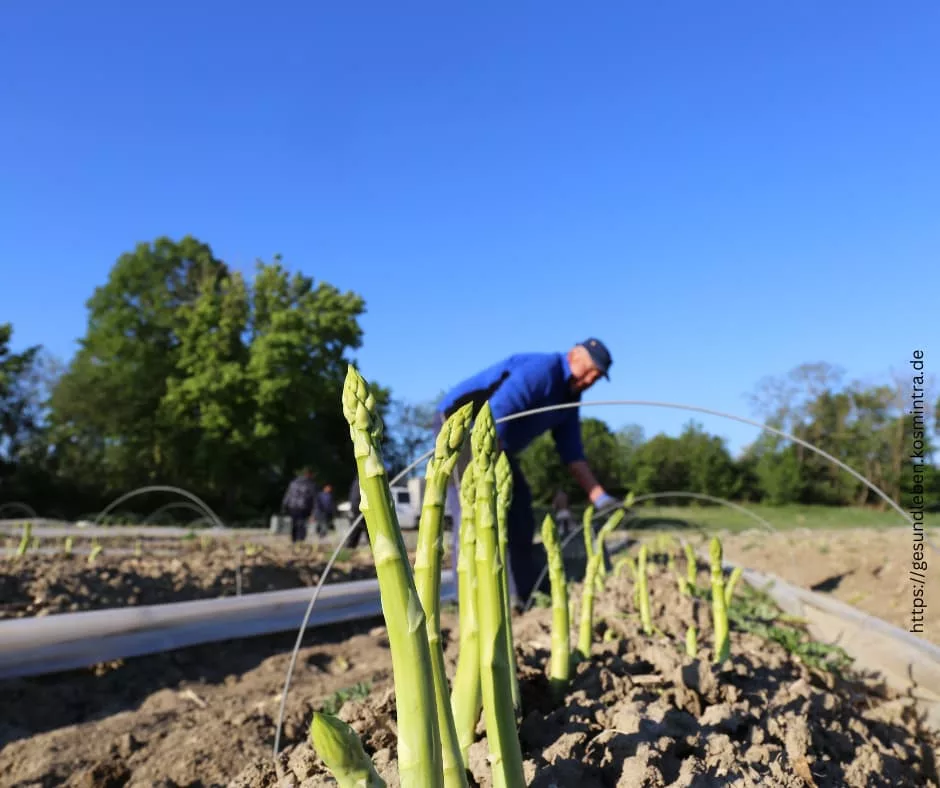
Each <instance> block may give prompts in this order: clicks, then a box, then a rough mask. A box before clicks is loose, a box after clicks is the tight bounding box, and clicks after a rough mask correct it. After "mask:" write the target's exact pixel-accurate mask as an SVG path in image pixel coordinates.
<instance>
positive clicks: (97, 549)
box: [88, 539, 104, 564]
mask: <svg viewBox="0 0 940 788" xmlns="http://www.w3.org/2000/svg"><path fill="white" fill-rule="evenodd" d="M103 551H104V548H103V547H102V546H101V544H100V543H99V542H98V540H97V539H95V540H94V541H93V542H92V543H91V552H90V553H89V554H88V563H89V564H93V563H95V561H96V560H97V559H98V556H99V555H101V553H102V552H103Z"/></svg>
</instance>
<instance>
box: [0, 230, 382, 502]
mask: <svg viewBox="0 0 940 788" xmlns="http://www.w3.org/2000/svg"><path fill="white" fill-rule="evenodd" d="M87 306H88V325H87V330H86V333H85V336H84V337H83V338H82V340H81V342H80V349H79V351H78V353H77V354H76V356H75V358H74V359H73V360H72V362H71V363H70V364H69V366H68V369H67V370H66V372H65V373H64V374H63V375H62V377H61V379H60V380H59V381H58V384H57V385H56V386H55V388H54V390H53V392H52V396H51V398H50V401H49V403H48V404H49V412H48V424H49V434H48V440H49V444H50V451H49V452H48V453H47V454H48V457H49V460H48V465H49V468H48V470H49V471H50V473H53V474H55V475H56V476H57V477H58V478H65V479H68V480H69V481H70V482H71V483H72V484H73V485H74V486H76V487H78V488H80V489H86V490H90V491H93V494H94V495H95V504H94V505H93V507H94V506H100V505H101V503H102V501H104V500H105V499H106V498H108V497H109V496H112V495H114V494H117V493H120V492H126V491H128V490H129V489H132V488H134V487H138V486H142V485H145V484H148V483H153V482H155V481H159V482H160V483H163V484H176V485H179V486H182V487H184V488H186V489H188V490H191V491H193V492H196V493H197V494H198V495H200V496H201V497H203V498H205V499H207V500H208V501H209V502H210V504H212V505H214V507H217V508H219V509H220V510H221V511H222V512H223V513H225V514H229V515H231V514H232V513H233V512H234V511H235V510H236V509H238V508H240V510H242V511H244V510H246V509H247V510H248V511H252V512H255V511H264V510H270V509H272V508H274V507H276V505H277V504H278V503H279V500H280V495H281V494H282V493H283V489H284V486H285V485H286V483H287V482H288V481H289V480H290V478H291V477H292V476H293V475H294V474H295V472H296V471H297V469H298V468H299V467H301V466H304V465H307V466H310V467H311V468H312V469H313V471H314V473H315V474H316V475H317V476H318V477H319V478H321V479H322V481H323V482H324V483H326V482H330V483H332V484H333V485H334V487H335V488H337V489H342V488H343V487H344V486H348V485H349V483H350V482H351V481H352V476H353V461H352V455H351V451H350V448H349V446H348V425H347V424H346V422H345V420H344V419H343V417H342V410H341V404H340V403H341V392H342V383H343V380H344V376H345V371H346V365H347V363H348V361H349V359H348V358H347V356H348V353H349V352H350V351H352V350H354V349H356V348H358V347H359V346H360V345H361V343H362V329H361V327H360V325H359V322H358V321H359V318H360V316H361V315H362V314H363V312H364V310H365V304H364V301H363V299H362V298H361V297H360V296H359V295H357V294H355V293H351V292H346V293H343V292H340V291H339V290H338V289H336V288H335V287H333V286H332V285H330V284H327V283H324V282H320V283H316V284H315V283H314V281H313V279H311V278H310V277H308V276H304V275H303V274H300V273H293V274H292V273H290V272H289V271H288V270H287V269H286V268H285V267H284V265H283V264H282V262H281V260H280V258H279V257H275V259H274V260H273V261H272V262H270V263H264V262H259V263H258V264H257V265H256V266H255V270H254V275H253V277H252V279H251V280H250V281H249V280H248V279H246V278H245V277H244V276H243V275H242V274H241V273H240V272H238V271H234V270H232V269H230V268H229V267H228V266H227V265H226V264H225V263H224V262H222V261H221V260H219V259H217V258H216V257H215V255H214V254H213V252H212V250H211V249H210V247H209V246H207V245H206V244H204V243H202V242H200V241H198V240H196V239H194V238H191V237H186V238H184V239H182V240H181V241H174V240H171V239H169V238H160V239H157V240H156V241H155V242H153V243H152V244H140V245H138V246H137V247H136V248H135V249H134V250H133V251H132V252H129V253H127V254H124V255H122V256H121V257H120V258H119V259H118V260H117V262H116V263H115V265H114V267H113V268H112V270H111V272H110V275H109V277H108V280H107V282H106V283H105V284H104V285H102V286H101V287H99V288H97V289H96V290H95V292H94V294H93V295H92V297H91V298H90V299H89V300H88V302H87ZM2 337H3V335H0V340H2ZM0 359H2V355H0ZM24 364H26V360H21V361H19V362H18V367H17V368H22V367H23V366H24ZM8 366H16V365H13V364H12V362H11V363H10V364H9V365H8ZM375 392H376V396H377V400H378V401H379V403H380V406H381V407H382V408H383V409H384V407H385V406H386V405H387V403H388V400H389V394H388V392H387V391H385V390H384V389H381V388H379V387H375ZM93 507H92V508H93Z"/></svg>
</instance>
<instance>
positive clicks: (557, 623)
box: [542, 515, 571, 702]
mask: <svg viewBox="0 0 940 788" xmlns="http://www.w3.org/2000/svg"><path fill="white" fill-rule="evenodd" d="M542 544H544V545H545V555H546V558H547V559H548V579H549V581H550V582H551V586H552V658H551V663H550V669H549V681H550V684H551V688H552V695H553V696H554V699H555V701H556V702H557V701H560V700H561V699H562V698H563V697H564V694H565V689H566V688H567V686H568V680H569V678H570V675H571V625H570V623H569V621H568V583H567V579H566V578H565V562H564V560H563V559H562V555H561V542H560V541H559V539H558V527H557V526H556V525H555V521H554V520H553V519H552V517H551V515H546V516H545V519H544V520H543V521H542Z"/></svg>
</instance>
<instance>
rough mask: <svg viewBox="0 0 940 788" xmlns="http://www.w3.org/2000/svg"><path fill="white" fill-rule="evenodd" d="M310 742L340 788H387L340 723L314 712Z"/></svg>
mask: <svg viewBox="0 0 940 788" xmlns="http://www.w3.org/2000/svg"><path fill="white" fill-rule="evenodd" d="M310 742H311V744H313V749H314V750H316V753H317V755H319V756H320V759H321V760H322V761H323V763H324V764H326V768H327V769H329V770H330V774H332V775H333V778H334V779H335V780H336V782H337V783H338V784H339V788H386V783H385V780H383V779H382V778H381V777H380V776H379V774H378V772H376V770H375V766H374V765H373V764H372V761H371V760H370V758H369V756H368V755H366V753H365V750H363V748H362V742H361V741H359V737H358V736H356V733H355V731H353V729H352V728H350V727H349V726H348V725H347V724H346V723H345V722H343V721H342V720H340V719H338V718H337V717H334V716H332V715H331V714H323V713H322V712H314V715H313V721H312V722H311V723H310Z"/></svg>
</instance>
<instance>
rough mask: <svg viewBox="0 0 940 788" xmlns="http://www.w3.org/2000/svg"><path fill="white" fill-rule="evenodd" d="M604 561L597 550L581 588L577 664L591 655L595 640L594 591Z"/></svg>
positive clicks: (575, 657) (575, 656)
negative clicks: (592, 643)
mask: <svg viewBox="0 0 940 788" xmlns="http://www.w3.org/2000/svg"><path fill="white" fill-rule="evenodd" d="M603 560H604V554H603V553H602V552H601V551H600V550H597V551H596V552H595V553H594V555H592V556H591V557H590V559H589V560H588V565H587V574H586V575H585V577H584V584H583V585H582V587H581V626H580V629H579V630H578V648H577V650H576V651H575V654H574V659H575V661H576V662H580V661H582V660H585V659H587V658H588V657H589V656H590V655H591V641H592V640H593V639H594V591H595V589H596V586H597V573H598V571H599V570H598V566H599V565H600V563H601V562H602V561H603Z"/></svg>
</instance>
